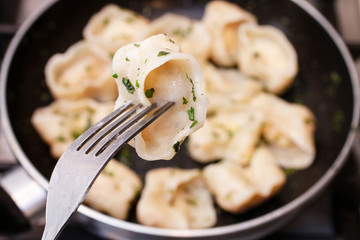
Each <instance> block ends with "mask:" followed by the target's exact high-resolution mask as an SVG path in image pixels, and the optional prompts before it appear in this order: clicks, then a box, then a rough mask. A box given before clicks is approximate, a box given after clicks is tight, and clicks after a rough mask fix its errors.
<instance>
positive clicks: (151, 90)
mask: <svg viewBox="0 0 360 240" xmlns="http://www.w3.org/2000/svg"><path fill="white" fill-rule="evenodd" d="M154 92H155V89H154V88H150V89H148V90H146V91H145V96H146V97H147V98H152V96H153V94H154Z"/></svg>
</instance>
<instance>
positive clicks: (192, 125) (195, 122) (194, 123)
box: [190, 120, 198, 128]
mask: <svg viewBox="0 0 360 240" xmlns="http://www.w3.org/2000/svg"><path fill="white" fill-rule="evenodd" d="M197 123H198V121H196V120H194V121H193V123H192V124H191V126H190V128H193V127H194V126H195V125H196V124H197Z"/></svg>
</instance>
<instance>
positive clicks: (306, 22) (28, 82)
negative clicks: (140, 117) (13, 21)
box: [6, 0, 354, 226]
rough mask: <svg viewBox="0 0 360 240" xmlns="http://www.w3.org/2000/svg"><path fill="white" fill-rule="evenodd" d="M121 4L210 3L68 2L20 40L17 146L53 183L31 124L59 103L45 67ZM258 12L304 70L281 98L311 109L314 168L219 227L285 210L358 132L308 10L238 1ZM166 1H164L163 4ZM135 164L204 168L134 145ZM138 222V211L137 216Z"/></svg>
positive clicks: (11, 92)
mask: <svg viewBox="0 0 360 240" xmlns="http://www.w3.org/2000/svg"><path fill="white" fill-rule="evenodd" d="M109 2H114V3H116V4H118V5H120V6H122V7H126V8H130V9H133V10H135V11H137V12H139V13H141V14H144V15H145V16H146V17H149V18H150V19H151V18H155V17H158V16H160V15H161V14H162V13H164V12H168V11H171V12H175V13H180V14H184V15H188V16H190V17H194V18H201V16H202V14H203V7H204V4H205V3H204V1H155V0H154V1H152V0H149V1H140V0H139V1H135V0H133V1H106V2H105V1H103V0H92V1H86V0H79V1H70V0H63V1H58V2H56V3H55V4H54V5H53V6H52V7H50V9H48V11H46V12H45V13H44V14H43V15H41V17H39V18H38V19H37V20H36V21H35V22H34V24H33V25H32V26H31V27H30V28H29V29H28V31H27V32H26V34H25V35H24V37H23V39H22V40H21V42H20V44H19V46H18V48H17V50H16V52H15V54H14V57H13V59H12V62H11V64H10V69H9V74H8V79H7V89H6V92H7V96H6V100H7V106H8V114H9V120H10V122H11V124H12V128H13V131H14V134H15V136H16V138H17V141H18V144H19V146H20V147H21V149H22V150H23V151H24V153H25V155H26V156H27V159H28V161H30V162H31V163H32V164H33V165H34V166H35V167H36V169H38V171H39V172H40V173H41V174H42V175H43V176H44V177H46V178H47V179H49V177H50V175H51V172H52V169H53V167H54V166H55V163H56V160H55V159H53V158H52V157H51V156H50V154H49V148H48V147H47V145H46V144H45V143H44V142H43V141H42V140H41V139H40V137H39V135H38V134H37V133H36V131H35V130H34V128H33V127H32V125H31V123H30V117H31V115H32V113H33V112H34V110H35V109H36V108H38V107H41V106H45V105H48V104H49V103H50V102H51V101H52V100H53V99H52V98H51V95H50V93H49V90H48V89H47V87H46V84H45V76H44V66H45V64H46V62H47V61H48V59H49V58H50V57H51V56H52V55H53V54H55V53H59V52H64V51H65V50H66V49H67V48H68V47H69V46H70V45H72V44H73V43H75V42H77V41H79V40H81V39H82V30H83V28H84V26H85V25H86V23H87V21H88V20H89V18H90V17H91V16H92V15H93V14H94V13H95V12H97V11H99V10H100V8H101V7H102V6H104V5H105V4H106V3H109ZM237 2H238V3H239V5H240V6H242V7H243V8H245V9H247V10H249V11H250V12H252V13H254V14H255V15H256V16H257V17H258V20H259V23H260V24H270V25H274V26H276V27H277V28H280V29H281V30H282V31H283V32H284V33H285V34H286V35H287V37H288V38H289V40H290V41H291V42H292V44H293V45H294V47H295V49H296V50H297V53H298V58H299V73H298V75H297V77H296V80H295V83H294V85H293V86H292V87H291V89H289V90H288V91H287V92H286V93H285V94H284V95H283V96H282V97H283V98H285V99H286V100H288V101H290V102H299V103H302V104H305V105H306V106H308V107H309V108H310V109H311V110H312V111H313V112H314V114H315V116H316V119H317V123H316V125H317V131H316V147H317V156H316V160H315V162H314V164H313V166H311V167H310V168H308V169H306V170H302V171H297V172H295V173H294V174H292V175H291V176H289V177H288V180H287V183H286V185H285V187H284V188H283V189H282V190H281V191H280V192H279V194H277V195H276V196H275V197H273V198H272V199H271V200H269V201H267V202H266V203H264V204H262V205H261V206H259V207H256V208H254V209H253V210H250V211H248V212H247V213H245V214H240V215H232V214H228V213H225V212H223V211H220V213H219V220H218V223H217V226H224V225H228V224H231V223H238V222H241V221H246V220H249V219H252V218H255V217H259V216H261V215H263V214H265V213H268V212H270V211H272V210H275V209H277V208H279V207H281V206H284V205H286V204H287V203H289V202H291V201H292V200H294V199H296V198H297V197H299V196H300V195H301V194H302V193H304V192H305V191H306V190H308V189H309V188H310V187H311V186H312V185H313V184H314V183H316V182H317V181H318V180H319V179H320V178H321V177H322V176H323V174H324V173H325V172H326V171H327V170H328V169H329V168H330V167H331V166H332V164H333V163H334V161H335V159H336V158H337V157H338V155H339V153H340V151H341V149H342V148H343V146H344V143H345V141H346V139H347V135H348V132H349V131H350V130H351V121H352V117H353V112H352V111H353V102H354V96H353V92H352V84H351V80H350V75H349V72H348V69H347V66H346V64H345V62H344V60H343V56H342V55H341V53H340V51H339V50H338V48H337V47H336V44H335V43H334V41H333V40H332V39H331V37H330V36H329V35H328V33H327V32H326V31H325V30H324V29H323V28H322V26H321V25H320V24H319V23H318V22H316V21H315V20H314V19H313V18H312V17H311V16H310V15H308V13H306V12H305V11H304V10H303V9H301V8H299V6H297V5H296V4H294V3H293V2H291V1H287V0H275V1H274V0H272V1H270V0H262V1H251V0H244V1H237ZM160 3H161V4H160ZM127 149H128V150H129V151H130V154H131V156H132V157H131V162H130V163H129V164H130V166H131V167H132V168H133V169H134V170H135V171H136V172H137V173H138V174H139V175H140V176H141V177H142V178H143V177H144V174H145V173H146V172H147V171H148V170H149V169H153V168H158V167H163V166H177V167H181V168H194V167H203V166H202V165H201V164H198V163H196V162H194V161H192V160H191V158H190V157H189V154H188V153H187V151H186V148H185V147H182V148H181V150H180V152H179V153H178V154H177V155H176V156H175V158H174V159H173V160H171V161H155V162H147V161H144V160H141V159H138V157H137V156H136V154H135V153H134V151H133V150H132V149H131V148H127ZM130 221H132V222H135V221H136V218H135V213H134V211H132V213H131V214H130Z"/></svg>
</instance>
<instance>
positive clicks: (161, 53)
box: [157, 51, 169, 57]
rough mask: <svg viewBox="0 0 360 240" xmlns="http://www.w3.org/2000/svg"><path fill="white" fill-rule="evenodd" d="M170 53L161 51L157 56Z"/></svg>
mask: <svg viewBox="0 0 360 240" xmlns="http://www.w3.org/2000/svg"><path fill="white" fill-rule="evenodd" d="M168 54H169V52H166V51H160V52H159V53H158V55H157V56H158V57H161V56H165V55H168Z"/></svg>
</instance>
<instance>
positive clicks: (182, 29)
mask: <svg viewBox="0 0 360 240" xmlns="http://www.w3.org/2000/svg"><path fill="white" fill-rule="evenodd" d="M160 33H164V34H166V36H168V37H169V38H171V39H172V40H173V41H174V42H175V43H176V44H178V45H179V46H180V48H181V50H182V51H183V52H185V53H189V54H191V55H193V56H194V57H195V58H196V59H197V60H198V61H200V62H201V61H205V59H207V58H208V57H209V55H210V47H211V36H210V33H209V32H208V30H207V28H206V27H205V25H204V24H203V22H201V21H198V20H195V19H191V18H189V17H186V16H182V15H178V14H174V13H166V14H164V15H162V16H160V17H159V18H157V19H155V20H154V21H152V22H151V23H150V25H149V27H148V28H147V30H146V31H145V33H144V37H142V39H144V38H146V37H150V36H152V35H155V34H160Z"/></svg>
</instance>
